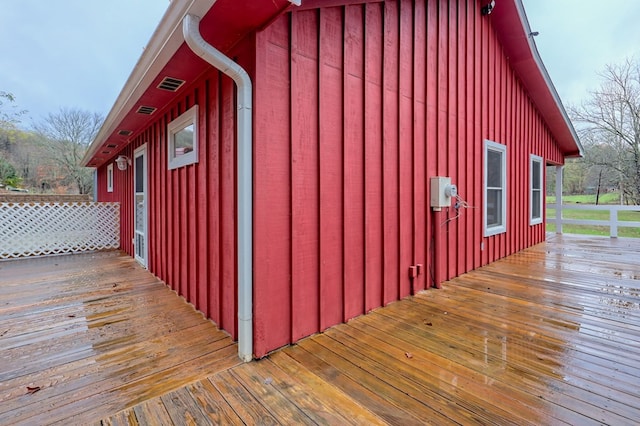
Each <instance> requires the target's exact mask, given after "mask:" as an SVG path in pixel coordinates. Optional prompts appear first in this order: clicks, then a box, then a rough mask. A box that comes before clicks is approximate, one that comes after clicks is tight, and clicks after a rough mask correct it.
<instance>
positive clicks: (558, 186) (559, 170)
mask: <svg viewBox="0 0 640 426" xmlns="http://www.w3.org/2000/svg"><path fill="white" fill-rule="evenodd" d="M563 168H564V166H556V234H562V170H563Z"/></svg>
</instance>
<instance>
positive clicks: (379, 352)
mask: <svg viewBox="0 0 640 426" xmlns="http://www.w3.org/2000/svg"><path fill="white" fill-rule="evenodd" d="M112 256H114V255H112ZM639 258H640V240H635V239H608V238H588V237H574V236H566V235H565V236H553V237H551V238H550V240H549V241H548V242H546V243H543V244H540V245H537V246H535V247H533V248H530V249H527V250H524V251H522V252H520V253H517V254H515V255H512V256H510V257H508V258H505V259H503V260H500V261H498V262H495V263H493V264H491V265H488V266H486V267H484V268H481V269H479V270H476V271H473V272H471V273H468V274H465V275H463V276H461V277H459V278H456V279H453V280H451V281H449V282H447V283H445V285H444V286H443V287H444V288H443V289H442V290H429V291H426V292H423V293H421V294H419V295H417V296H414V297H411V298H408V299H406V300H403V301H401V302H396V303H392V304H391V305H389V306H387V307H385V308H380V309H377V310H375V311H373V312H372V313H370V314H368V315H365V316H361V317H359V318H356V319H354V320H352V321H350V322H349V323H348V324H342V325H339V326H336V327H333V328H331V329H329V330H327V331H326V332H325V333H322V334H319V335H315V336H312V337H309V338H307V339H305V340H303V341H301V342H300V343H298V344H296V345H294V346H291V347H288V348H285V349H283V350H280V351H277V352H275V353H273V354H271V355H269V356H268V357H266V358H264V359H262V360H260V361H256V362H252V363H248V364H241V365H234V364H235V362H234V361H235V358H234V357H235V347H233V346H232V345H231V343H230V342H229V345H231V346H225V348H233V350H229V349H219V350H218V351H220V352H223V351H227V352H228V358H227V357H225V358H223V359H226V360H227V361H226V362H227V364H224V365H222V366H221V365H219V364H217V363H215V362H214V361H213V357H211V364H208V365H200V363H198V362H197V361H194V360H197V359H198V357H197V353H198V351H205V352H207V353H208V354H211V355H212V354H213V353H215V352H218V351H211V350H208V349H206V348H208V347H210V346H211V345H215V344H216V343H215V342H216V341H217V340H214V339H216V338H215V337H212V336H218V335H219V332H217V331H216V329H215V327H214V326H212V325H211V324H210V323H208V322H206V321H205V322H204V323H203V324H208V325H207V326H206V327H209V328H210V332H204V333H186V331H182V332H180V338H179V339H177V338H176V340H175V341H174V342H173V345H176V346H175V347H171V348H170V349H168V347H165V350H168V351H172V352H171V354H165V353H163V352H161V351H160V349H159V348H160V347H158V348H157V349H155V350H151V349H146V345H145V344H143V343H144V342H146V341H147V340H150V339H153V338H155V339H161V337H160V336H162V335H163V334H165V333H166V331H167V328H168V329H172V330H173V327H182V328H190V327H188V326H187V325H182V322H185V321H187V320H186V319H187V318H191V317H194V318H199V320H200V321H204V320H202V318H201V317H199V316H198V315H197V314H195V313H194V312H193V310H192V309H191V308H190V307H189V306H188V305H186V304H185V303H184V302H181V304H180V303H177V304H176V305H175V307H168V305H167V304H168V303H175V302H173V301H172V302H169V300H174V299H175V300H177V301H180V299H179V298H178V297H177V296H175V294H173V293H172V292H171V291H169V290H168V289H167V290H166V292H165V291H164V290H163V291H161V290H160V289H159V290H156V291H157V293H154V294H157V295H158V296H156V297H153V296H143V295H142V293H139V292H137V291H133V290H132V291H133V292H132V294H131V295H130V296H128V297H129V299H130V300H134V299H136V297H138V298H143V299H144V300H141V301H140V304H141V305H143V306H146V308H145V309H149V310H150V312H154V314H155V315H157V317H153V318H154V320H151V321H149V322H157V323H159V324H157V326H156V327H155V330H156V331H154V332H151V331H148V332H143V331H142V330H141V331H140V333H141V334H144V333H149V334H150V335H154V333H156V334H155V337H150V338H144V339H140V341H139V343H137V344H134V345H133V346H132V348H135V349H131V350H124V349H122V350H120V351H118V350H117V349H115V348H114V349H111V350H110V351H109V352H108V353H109V354H110V355H107V356H105V358H104V359H106V362H107V363H109V369H107V368H105V367H104V366H102V364H101V362H105V361H104V360H103V361H99V360H98V359H97V358H96V359H93V358H91V359H90V358H86V359H84V358H83V359H81V360H76V361H69V364H60V362H59V361H53V360H52V359H54V360H55V359H58V358H64V357H67V356H70V357H71V358H74V355H73V354H74V353H76V352H80V351H85V352H91V351H96V349H95V348H94V347H93V345H95V344H96V343H98V342H94V341H89V342H87V341H86V339H87V337H82V342H81V341H80V340H81V338H80V337H79V336H81V335H83V334H84V335H87V336H91V335H94V337H95V336H100V334H99V333H100V332H99V331H96V333H94V334H92V329H91V328H90V326H89V325H88V324H90V323H91V321H92V320H93V319H91V320H90V319H89V317H87V316H86V315H85V316H83V317H81V315H84V314H82V313H80V312H79V311H74V310H73V309H74V307H75V308H78V309H80V306H82V307H83V309H86V307H85V305H86V302H82V301H79V302H78V305H77V306H76V305H73V304H70V305H69V306H67V307H57V305H56V304H55V303H54V302H49V303H51V306H49V304H48V303H44V305H42V306H40V305H41V304H42V303H43V302H40V301H39V300H43V301H46V300H48V299H47V297H46V296H42V295H41V294H40V291H44V292H45V293H46V292H51V293H54V292H55V289H53V288H52V287H54V286H53V284H52V283H51V277H52V276H54V275H53V273H51V272H50V273H49V275H48V276H47V275H46V274H45V276H43V277H42V279H40V281H39V282H42V283H43V284H42V285H40V286H36V287H34V288H33V289H31V290H28V291H27V293H25V294H21V295H19V300H24V302H23V304H26V305H29V304H33V305H34V308H33V309H36V306H40V307H39V308H37V310H36V314H35V315H39V316H41V319H39V320H34V317H33V316H32V315H33V314H31V315H29V316H28V317H27V316H26V315H27V314H22V315H20V314H19V312H20V309H17V308H14V309H13V310H12V306H11V304H10V305H5V303H6V300H8V299H7V298H6V297H5V295H6V294H7V290H6V288H5V287H6V285H5V284H3V285H2V286H1V287H0V294H2V296H3V298H2V305H0V335H1V336H2V337H0V348H2V352H1V353H2V365H3V371H2V374H3V377H2V388H0V389H1V391H2V393H1V394H0V395H2V399H1V401H0V423H3V424H4V423H11V422H12V421H16V420H21V421H25V422H30V421H31V420H34V419H36V420H43V421H41V422H40V423H42V422H44V423H46V422H47V419H49V420H50V421H64V420H65V419H68V420H73V421H74V422H76V420H78V419H80V420H82V422H83V423H85V422H86V421H89V420H91V421H92V422H94V423H99V422H100V418H104V420H102V423H105V424H172V423H174V424H184V423H189V422H193V423H195V424H221V423H222V424H243V423H246V424H255V423H267V424H279V423H280V424H402V425H406V424H429V423H432V424H451V423H459V424H477V423H483V424H518V425H522V424H536V425H537V424H563V423H566V424H581V425H584V424H601V423H607V424H634V423H636V422H637V421H638V419H640V394H639V393H638V383H639V382H640V263H639V262H638V259H639ZM60 259H62V258H60ZM65 259H66V258H65ZM44 261H45V260H43V262H44ZM46 261H50V260H46ZM54 261H55V259H54ZM65 261H66V260H65ZM113 261H114V262H116V263H117V264H121V265H122V267H123V268H125V269H126V270H128V272H127V282H128V284H127V285H128V286H130V287H135V288H136V289H137V288H138V287H139V286H140V285H141V283H148V282H149V281H153V280H152V279H151V278H150V276H149V275H148V274H146V272H144V271H142V270H141V269H139V268H137V267H135V265H133V264H132V263H130V262H129V260H127V259H126V258H122V257H120V256H114V260H113ZM31 262H32V261H27V262H24V265H29V264H30V263H31ZM35 262H37V261H35ZM6 265H8V264H7V263H0V279H1V280H2V281H3V282H6V279H7V273H8V272H7V268H6ZM15 265H20V263H16V264H15ZM82 266H84V265H82V264H76V266H75V267H76V268H77V269H78V272H77V278H75V279H77V280H78V281H80V282H82V281H84V282H85V283H87V282H88V283H91V282H92V277H93V275H95V274H96V273H97V274H100V271H95V270H94V271H86V269H82V268H81V267H82ZM12 267H13V265H12ZM31 270H32V268H31V267H26V268H25V269H24V271H18V272H19V274H18V275H16V276H19V277H22V274H23V273H25V274H27V275H29V274H30V273H32V271H31ZM80 271H82V272H80ZM102 273H108V272H107V271H103V272H102ZM47 277H48V278H47ZM20 280H22V278H20ZM23 281H24V280H23ZM45 281H46V285H45V284H44V282H45ZM138 281H140V283H139V282H138ZM19 282H20V281H19ZM19 282H18V283H16V284H15V285H20V284H19ZM109 282H110V283H112V284H111V285H113V283H116V284H119V285H124V283H122V282H121V281H109ZM147 285H150V286H151V284H147ZM161 287H162V286H161ZM11 288H12V286H9V289H11ZM116 288H117V287H116ZM114 290H115V288H112V289H109V288H108V284H107V286H106V287H105V288H104V289H102V290H96V291H97V294H96V295H94V296H92V297H94V298H100V297H104V296H107V297H114V296H113V295H112V296H109V295H110V294H111V292H114ZM69 292H70V293H71V294H68V295H67V294H66V291H65V290H63V291H58V293H59V295H61V296H62V297H63V298H70V299H74V298H75V296H74V295H73V293H74V290H69ZM167 292H168V293H167ZM136 295H137V296H136ZM161 295H166V296H161ZM105 300H109V299H108V298H107V299H105ZM154 305H155V308H154ZM116 306H120V305H119V304H118V303H116V304H115V306H113V307H111V306H106V307H102V308H100V309H98V308H96V310H95V311H93V314H95V315H98V317H96V318H100V315H101V313H105V312H107V311H115V310H117V309H118V308H116ZM136 306H137V304H136ZM172 306H173V305H172ZM132 310H133V309H132ZM171 311H176V313H175V315H176V316H175V317H173V316H172V318H180V320H179V321H178V322H177V323H175V322H171V321H169V320H165V321H169V322H165V323H161V321H160V320H158V319H157V318H168V317H165V316H164V315H168V314H169V313H171ZM127 312H129V311H127ZM187 312H191V314H187ZM70 315H76V316H75V317H70ZM123 315H125V314H123ZM126 315H129V314H126ZM149 315H151V314H149ZM136 316H137V315H136ZM106 317H108V316H107V315H105V319H95V320H94V321H98V322H100V321H103V322H104V321H107V320H106ZM80 318H82V319H80ZM84 318H86V319H84ZM27 320H29V321H27ZM14 321H15V323H16V325H15V326H14ZM176 321H177V320H176ZM194 321H195V319H194ZM145 322H146V321H141V324H145ZM23 323H24V325H21V324H23ZM49 323H52V324H56V323H63V324H64V323H66V324H67V325H66V326H63V325H58V326H55V327H54V326H53V325H52V326H48V325H47V324H49ZM28 324H31V325H30V326H29V325H28ZM76 324H77V330H76V331H73V330H75V328H74V327H76ZM96 324H98V323H96ZM118 324H119V323H118ZM112 326H113V327H117V326H118V325H117V324H113V325H112ZM29 327H31V328H35V330H34V331H32V332H29V333H26V331H20V330H28V329H29ZM51 327H53V329H52V331H46V330H49V329H50V328H51ZM65 327H69V329H66V328H65ZM88 327H89V328H88ZM104 327H106V325H102V326H96V329H97V330H101V329H103V328H104ZM123 327H127V326H125V325H123ZM128 327H134V325H133V323H131V325H128ZM136 327H138V326H136ZM139 327H141V329H144V328H145V326H144V325H140V326H139ZM191 327H200V326H198V325H192V326H191ZM202 327H205V326H202ZM5 329H7V332H4V330H5ZM194 330H195V329H194ZM45 331H46V332H45ZM3 332H4V335H3ZM16 333H17V334H16ZM25 333H26V334H25ZM38 333H40V334H42V336H41V337H39V338H38V337H37V336H38ZM28 334H33V335H34V337H33V339H32V340H33V343H30V344H27V343H24V342H26V340H25V339H29V337H28ZM68 334H72V335H74V336H76V337H75V339H77V340H78V342H77V344H76V346H74V347H75V349H69V348H68V349H64V348H65V347H66V346H65V343H64V342H65V341H67V340H69V339H68ZM116 334H117V333H115V332H113V333H112V334H111V339H116V337H115V336H116ZM170 334H171V333H169V335H170ZM187 334H189V335H191V336H193V337H187ZM196 335H197V336H198V338H200V339H205V340H206V342H199V343H198V342H193V343H192V342H191V340H192V339H196ZM21 336H24V337H21ZM7 339H9V340H7ZM11 339H13V340H11ZM21 339H22V340H21ZM208 339H211V340H214V341H213V342H209V340H208ZM221 339H223V340H224V339H226V341H228V338H226V337H223V338H221ZM70 340H74V339H73V338H71V339H70ZM196 340H197V339H196ZM7 342H15V343H10V344H7ZM20 342H23V343H22V346H23V347H24V348H25V350H26V348H28V347H30V346H32V345H33V347H34V350H33V352H34V353H35V355H34V357H33V358H29V357H24V358H23V355H24V354H25V352H24V351H21V350H20V349H19V348H20V347H21V346H20ZM45 342H46V345H47V346H45ZM83 342H84V343H83ZM100 342H103V343H104V342H107V339H106V338H104V340H100ZM107 346H110V344H109V345H107ZM169 346H171V345H169ZM56 347H59V348H60V349H59V350H56V349H55V348H56ZM12 348H14V349H15V356H13V357H12V356H10V355H5V354H10V353H11V352H10V351H12V350H14V349H12ZM38 348H40V349H38ZM48 348H51V349H48ZM128 352H131V353H130V354H129V353H128ZM150 353H155V358H153V362H151V361H149V360H148V359H147V357H148V356H149V354H150ZM36 356H38V357H40V358H36ZM92 356H93V355H92ZM163 356H167V357H170V359H171V360H172V361H171V362H173V365H172V367H173V368H171V367H165V369H164V370H161V369H159V368H158V369H157V371H155V370H154V371H155V372H150V371H148V369H150V368H151V367H150V365H151V364H154V365H155V363H156V361H155V360H156V359H161V358H162V357H163ZM200 356H205V357H207V358H208V357H209V356H210V355H200ZM5 357H6V358H5ZM97 357H98V358H99V355H98V356H97ZM18 358H20V359H22V362H20V359H18ZM76 358H78V357H76ZM5 359H7V360H9V361H10V362H12V363H13V364H11V365H12V367H11V369H10V370H11V371H9V372H5V369H4V365H5ZM200 359H203V358H200ZM158 362H159V361H158ZM171 362H169V363H168V364H170V363H171ZM183 362H184V363H185V364H184V365H183ZM43 363H44V365H45V366H46V365H48V364H56V363H57V364H59V366H58V367H53V366H52V367H50V368H52V369H53V370H51V371H52V372H54V373H55V374H54V375H53V376H51V374H52V373H48V370H46V369H44V368H43V367H42V366H38V365H40V364H43ZM74 363H75V364H74ZM71 366H73V368H72V367H71ZM56 368H57V369H62V370H61V371H57V370H56ZM85 369H88V370H90V371H93V370H95V371H94V373H93V374H94V376H93V378H91V379H89V378H82V377H79V376H80V372H82V371H85ZM92 369H93V370H92ZM110 369H113V372H111V373H110V372H108V371H110ZM98 370H99V371H98ZM12 371H13V373H12ZM181 373H184V375H183V376H182V377H181V378H176V379H173V375H174V374H181ZM16 375H17V377H16ZM4 376H7V377H4ZM48 376H51V377H48ZM76 376H78V377H76ZM152 378H154V379H153V380H152ZM46 380H51V383H50V384H49V382H47V381H46ZM136 380H137V382H136ZM129 381H131V383H133V384H131V383H129ZM162 381H166V382H168V385H166V386H165V385H163V383H162ZM181 381H183V382H182V383H183V384H185V385H184V386H182V385H181V383H180V382H181ZM6 383H13V385H12V386H9V387H7V386H6ZM26 386H40V387H41V390H40V391H38V392H36V393H33V394H29V393H28V391H27V389H26ZM60 386H65V387H66V389H67V390H66V391H64V392H61V391H60V390H55V389H56V388H57V387H60ZM163 389H165V390H166V392H165V393H164V394H162V395H160V394H161V393H162V390H163ZM91 395H96V396H95V397H92V396H91ZM7 398H9V399H7ZM102 398H105V399H104V400H103V399H102ZM109 398H110V399H109ZM108 400H111V401H112V402H111V403H107V401H108ZM137 402H140V403H139V404H137V405H136V403H137ZM90 403H99V404H100V405H99V406H97V407H96V406H92V405H91V404H90ZM124 407H129V408H127V409H126V410H124V411H120V412H117V411H118V410H119V409H122V408H124ZM80 408H83V410H86V413H85V411H79V409H80ZM27 413H32V414H30V416H28V415H27ZM50 413H53V415H52V414H50ZM76 415H81V416H83V417H74V416H76Z"/></svg>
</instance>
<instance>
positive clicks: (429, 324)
mask: <svg viewBox="0 0 640 426" xmlns="http://www.w3.org/2000/svg"><path fill="white" fill-rule="evenodd" d="M424 325H428V326H429V327H431V326H433V323H432V322H425V323H424Z"/></svg>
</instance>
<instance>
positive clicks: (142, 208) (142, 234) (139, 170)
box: [133, 145, 148, 268]
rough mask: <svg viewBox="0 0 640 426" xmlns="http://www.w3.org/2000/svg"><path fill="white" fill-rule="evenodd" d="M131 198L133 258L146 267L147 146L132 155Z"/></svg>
mask: <svg viewBox="0 0 640 426" xmlns="http://www.w3.org/2000/svg"><path fill="white" fill-rule="evenodd" d="M133 194H134V195H133V196H134V200H133V201H134V202H133V205H134V218H135V223H134V235H133V246H134V253H135V258H136V260H137V261H138V262H140V264H141V265H142V266H144V267H145V268H146V267H147V253H148V247H147V246H148V244H147V243H148V238H147V146H146V145H142V146H141V147H140V148H138V149H136V150H135V152H134V154H133Z"/></svg>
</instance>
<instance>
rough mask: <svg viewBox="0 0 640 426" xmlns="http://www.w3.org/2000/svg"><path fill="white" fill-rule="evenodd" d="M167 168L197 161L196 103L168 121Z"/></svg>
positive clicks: (174, 167)
mask: <svg viewBox="0 0 640 426" xmlns="http://www.w3.org/2000/svg"><path fill="white" fill-rule="evenodd" d="M168 134H169V143H168V146H169V155H168V156H167V157H168V159H169V169H177V168H178V167H182V166H186V165H187V164H193V163H197V162H198V105H194V106H193V107H191V108H190V109H189V110H188V111H186V112H185V113H184V114H182V115H180V116H179V117H178V118H176V119H175V120H173V121H172V122H171V123H169V127H168Z"/></svg>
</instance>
